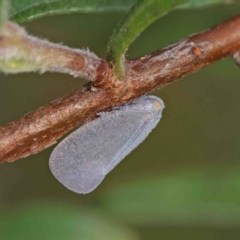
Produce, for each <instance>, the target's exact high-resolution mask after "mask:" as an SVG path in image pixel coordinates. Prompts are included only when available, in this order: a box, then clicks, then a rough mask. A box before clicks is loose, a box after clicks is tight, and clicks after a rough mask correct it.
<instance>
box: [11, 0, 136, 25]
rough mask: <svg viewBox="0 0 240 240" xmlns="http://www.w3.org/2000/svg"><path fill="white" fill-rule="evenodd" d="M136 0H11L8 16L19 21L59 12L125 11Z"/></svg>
mask: <svg viewBox="0 0 240 240" xmlns="http://www.w3.org/2000/svg"><path fill="white" fill-rule="evenodd" d="M135 2H136V0H12V7H11V12H10V16H11V19H12V20H13V21H15V22H18V23H21V22H26V21H30V20H32V19H36V18H39V17H42V16H49V15H52V14H56V13H58V14H60V13H71V12H81V13H96V12H110V11H126V10H128V9H129V8H130V7H131V6H132V5H133V4H134V3H135Z"/></svg>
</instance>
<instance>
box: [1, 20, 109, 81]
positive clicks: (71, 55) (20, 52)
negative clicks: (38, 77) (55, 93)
mask: <svg viewBox="0 0 240 240" xmlns="http://www.w3.org/2000/svg"><path fill="white" fill-rule="evenodd" d="M99 68H101V69H102V70H105V73H106V71H107V68H108V64H107V63H106V62H105V61H104V60H102V59H100V58H98V57H97V56H96V55H95V54H94V53H92V52H90V51H89V50H80V49H72V48H69V47H66V46H63V45H61V44H55V43H51V42H49V41H48V40H43V39H39V38H37V37H33V36H31V35H28V34H27V32H26V31H25V30H24V29H23V28H22V27H20V26H18V25H17V24H14V23H11V22H8V23H7V24H6V26H5V28H4V31H3V32H2V34H1V35H0V70H1V71H3V72H5V73H19V72H33V71H38V72H40V73H43V72H46V71H51V72H60V73H67V74H70V75H72V76H74V77H82V78H86V79H88V80H90V81H95V80H97V79H98V78H99V75H98V72H99V70H98V69H99ZM103 68H105V69H103ZM102 70H101V71H102Z"/></svg>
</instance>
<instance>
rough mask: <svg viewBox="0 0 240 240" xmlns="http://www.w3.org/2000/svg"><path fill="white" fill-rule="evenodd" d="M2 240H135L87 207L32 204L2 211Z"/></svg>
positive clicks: (123, 228) (0, 222)
mask: <svg viewBox="0 0 240 240" xmlns="http://www.w3.org/2000/svg"><path fill="white" fill-rule="evenodd" d="M0 215H1V219H0V239H1V240H14V239H17V240H33V239H34V240H43V239H44V240H66V239H69V240H79V239H84V240H100V239H104V240H122V239H124V240H136V239H137V237H136V235H135V234H134V233H133V232H132V231H130V230H129V229H128V228H125V227H123V226H122V225H121V226H119V224H117V223H114V222H113V221H112V220H111V219H107V218H106V216H103V215H100V214H99V213H98V212H96V211H93V210H92V209H89V208H87V207H84V208H82V207H80V206H78V205H77V206H74V205H72V204H71V205H64V204H59V203H58V202H54V203H47V202H45V203H35V204H32V205H31V204H30V205H29V204H28V206H20V207H19V208H15V209H11V210H10V209H9V211H8V210H5V211H2V212H1V214H0Z"/></svg>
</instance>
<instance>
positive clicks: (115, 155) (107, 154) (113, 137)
mask: <svg viewBox="0 0 240 240" xmlns="http://www.w3.org/2000/svg"><path fill="white" fill-rule="evenodd" d="M163 108H164V103H163V101H162V100H161V99H160V98H158V97H155V96H143V97H140V98H138V99H136V100H134V101H132V102H130V103H127V104H125V105H124V106H121V107H117V108H114V109H113V110H112V111H111V112H104V113H100V117H99V118H97V119H95V120H93V121H91V122H88V123H86V124H84V125H83V126H81V127H80V128H79V129H77V130H76V131H75V132H73V133H72V134H70V135H69V136H68V137H66V138H65V139H64V140H63V141H62V142H61V143H59V144H58V146H57V147H56V148H55V149H54V150H53V152H52V154H51V156H50V161H49V165H50V170H51V172H52V173H53V175H54V176H55V177H56V178H57V179H58V180H59V181H60V182H61V183H62V184H63V185H64V186H65V187H67V188H68V189H70V190H72V191H74V192H77V193H89V192H91V191H92V190H94V189H95V188H96V187H97V186H98V185H99V184H100V183H101V182H102V180H103V179H104V177H105V176H106V175H107V174H108V173H109V172H110V171H111V170H112V169H113V168H114V167H115V166H116V165H117V164H118V163H119V162H121V161H122V160H123V159H124V158H125V157H126V156H127V155H128V154H129V153H130V152H131V151H132V150H133V149H134V148H136V147H137V146H138V145H139V144H140V143H141V142H142V141H143V140H144V139H145V138H146V137H147V136H148V134H149V133H150V132H151V131H152V129H153V128H155V127H156V125H157V124H158V122H159V121H160V119H161V116H162V110H163Z"/></svg>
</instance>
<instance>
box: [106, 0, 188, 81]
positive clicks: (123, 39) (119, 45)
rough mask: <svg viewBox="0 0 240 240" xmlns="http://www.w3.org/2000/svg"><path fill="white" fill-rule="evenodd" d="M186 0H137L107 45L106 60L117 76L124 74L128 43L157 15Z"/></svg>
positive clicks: (156, 17)
mask: <svg viewBox="0 0 240 240" xmlns="http://www.w3.org/2000/svg"><path fill="white" fill-rule="evenodd" d="M186 2H188V0H168V1H166V0H138V2H137V3H136V4H135V5H134V6H133V7H132V8H131V9H130V10H129V12H128V13H127V14H126V15H125V17H124V18H123V19H122V21H121V22H120V24H119V25H118V26H117V28H116V29H115V30H114V32H113V35H112V36H111V39H110V41H109V44H108V47H107V60H108V61H110V62H112V63H113V65H114V70H115V74H116V76H117V77H118V78H122V77H123V76H124V75H125V53H126V51H127V49H128V47H129V46H130V44H131V43H132V42H133V41H134V40H135V39H136V38H137V37H138V36H139V34H140V33H141V32H142V31H143V30H145V29H146V28H147V27H148V26H149V25H150V24H151V23H153V22H154V21H155V20H156V19H158V18H159V17H161V16H163V15H165V14H166V13H168V12H169V11H170V10H173V9H174V8H176V7H177V6H179V5H182V4H183V3H186Z"/></svg>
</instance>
